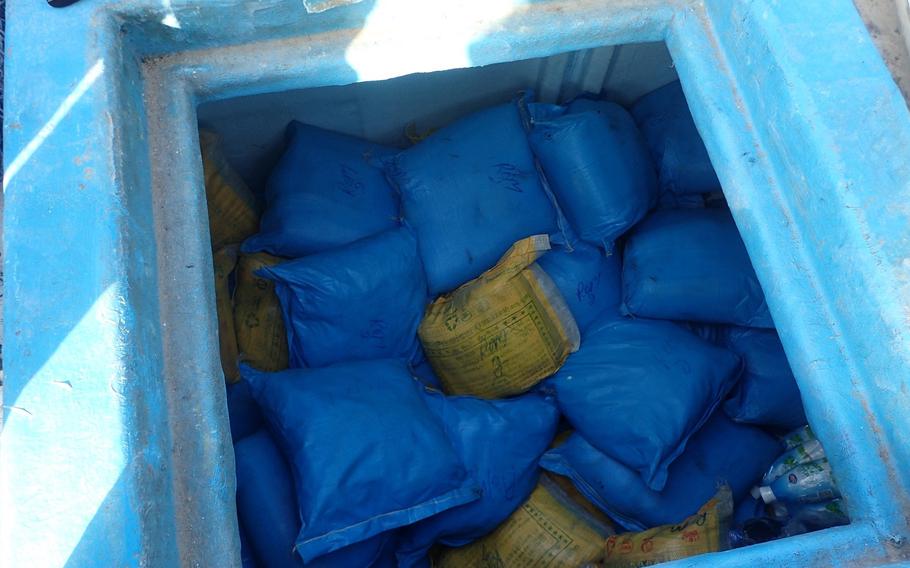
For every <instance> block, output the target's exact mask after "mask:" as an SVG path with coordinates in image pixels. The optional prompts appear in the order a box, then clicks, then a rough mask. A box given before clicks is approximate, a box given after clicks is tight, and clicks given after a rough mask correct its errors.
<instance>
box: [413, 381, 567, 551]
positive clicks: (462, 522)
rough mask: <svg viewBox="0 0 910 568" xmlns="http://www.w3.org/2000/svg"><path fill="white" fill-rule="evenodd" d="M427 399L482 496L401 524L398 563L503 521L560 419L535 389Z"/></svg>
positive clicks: (528, 485) (522, 494) (533, 479)
mask: <svg viewBox="0 0 910 568" xmlns="http://www.w3.org/2000/svg"><path fill="white" fill-rule="evenodd" d="M427 402H428V403H429V404H430V408H431V409H433V411H434V412H435V413H436V414H437V416H439V417H440V420H441V421H442V423H443V424H444V425H445V428H446V431H447V432H448V434H449V436H450V438H451V439H452V441H453V442H454V445H455V450H456V451H457V452H458V455H459V457H461V459H462V461H463V462H464V464H465V467H466V468H467V469H468V472H469V473H470V475H471V476H472V477H473V478H474V479H475V480H476V481H477V482H478V483H479V484H480V486H481V488H482V489H483V496H482V497H481V498H480V499H478V500H477V501H473V502H471V503H468V504H466V505H462V506H460V507H455V508H453V509H449V510H448V511H445V512H443V513H439V514H438V515H434V516H433V517H430V518H428V519H425V520H423V521H421V522H419V523H417V524H415V525H413V526H411V527H409V528H407V529H405V530H404V536H403V538H402V544H401V546H400V548H399V551H398V560H399V566H400V568H411V567H413V566H419V565H421V564H423V563H425V558H426V554H427V551H428V550H429V549H430V547H431V546H432V545H433V543H440V544H444V545H446V546H463V545H465V544H467V543H469V542H472V541H474V540H476V539H478V538H480V537H482V536H484V535H486V534H487V533H489V532H492V531H493V530H494V529H495V528H496V527H497V526H498V525H499V524H500V523H501V522H503V521H504V520H506V518H508V516H509V515H511V514H512V512H513V511H515V509H517V508H518V507H519V506H521V504H522V503H524V501H525V500H526V499H527V498H528V496H529V495H530V494H531V491H532V490H533V489H534V487H535V485H536V484H537V479H538V471H539V469H538V467H537V462H538V460H539V459H540V456H541V455H542V454H543V453H544V452H545V451H546V449H547V447H548V446H549V445H550V441H551V440H552V439H553V436H554V434H555V432H556V425H557V423H558V422H559V411H558V410H557V408H556V403H555V401H553V400H548V399H546V398H544V397H542V396H540V395H537V394H527V395H524V396H521V397H517V398H511V399H507V400H482V399H479V398H474V397H468V396H455V397H446V396H445V395H443V394H441V393H431V394H430V395H429V396H428V400H427Z"/></svg>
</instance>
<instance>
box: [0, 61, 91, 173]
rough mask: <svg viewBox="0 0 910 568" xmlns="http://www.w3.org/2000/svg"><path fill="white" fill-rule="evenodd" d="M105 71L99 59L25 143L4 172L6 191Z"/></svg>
mask: <svg viewBox="0 0 910 568" xmlns="http://www.w3.org/2000/svg"><path fill="white" fill-rule="evenodd" d="M103 73H104V60H103V59H99V60H98V61H96V62H95V64H94V65H92V68H91V69H89V70H88V72H87V73H86V74H85V76H84V77H82V79H81V80H80V81H79V84H78V85H76V88H74V89H73V90H72V91H70V94H68V95H67V96H66V98H65V99H63V102H62V103H60V106H58V107H57V110H56V111H54V114H53V115H51V118H50V120H48V121H47V122H46V123H45V124H44V126H42V127H41V130H39V131H38V133H37V134H35V136H34V137H33V138H32V139H31V140H29V142H28V144H26V145H25V148H23V149H22V151H21V152H19V154H18V155H17V156H16V157H15V159H13V161H12V163H10V165H9V168H7V169H6V172H4V174H3V191H6V187H7V186H8V185H9V182H10V181H11V180H12V179H13V178H14V177H15V176H16V174H17V173H19V170H21V169H22V167H23V166H24V165H25V164H26V162H28V161H29V159H30V158H31V157H32V156H33V155H34V154H35V152H36V151H38V148H40V147H41V145H42V144H44V141H45V140H47V138H48V137H49V136H50V135H51V134H52V133H53V132H54V130H55V129H56V128H57V125H58V124H60V122H61V121H62V120H63V119H64V118H65V117H66V115H67V114H69V112H70V110H71V109H72V108H73V106H74V105H75V104H76V103H77V102H79V99H81V98H82V96H83V95H85V93H86V92H87V91H88V90H89V89H90V88H91V86H92V85H94V84H95V81H97V80H98V78H99V77H101V75H102V74H103Z"/></svg>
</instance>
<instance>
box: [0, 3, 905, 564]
mask: <svg viewBox="0 0 910 568" xmlns="http://www.w3.org/2000/svg"><path fill="white" fill-rule="evenodd" d="M316 4H317V3H309V6H310V7H311V8H312V7H313V6H315V5H316ZM318 4H319V5H321V6H329V5H330V4H333V2H321V3H318ZM334 4H338V7H335V8H332V9H328V10H326V11H324V12H321V13H308V11H307V8H306V6H304V4H303V3H302V2H300V1H299V0H263V1H259V2H251V1H250V2H243V1H241V0H219V1H218V2H188V1H179V0H170V1H169V0H159V1H152V0H119V1H114V0H95V1H92V2H89V1H85V2H79V3H77V4H75V5H74V6H72V7H70V8H66V9H63V10H53V9H51V8H48V7H47V6H46V5H45V4H44V3H42V2H35V1H33V0H11V1H10V2H8V5H7V10H8V16H9V17H8V19H7V24H8V30H7V36H6V39H7V62H6V63H7V68H6V81H7V85H6V116H5V122H4V137H5V139H6V140H5V142H6V148H5V157H6V163H5V170H6V174H5V175H6V177H5V179H4V187H5V227H6V239H5V242H6V250H5V263H6V264H5V272H6V313H5V319H6V335H5V337H4V345H5V350H6V362H5V363H6V369H5V371H6V383H5V389H6V392H5V396H4V399H5V400H4V404H5V406H4V421H5V429H4V431H3V434H2V450H0V515H2V518H0V565H3V566H22V565H28V566H61V565H71V566H94V565H98V566H109V565H124V566H138V565H149V566H170V565H186V566H193V565H199V566H227V565H236V564H237V563H238V562H239V555H238V546H239V544H238V537H237V526H236V515H235V511H234V502H233V490H234V471H233V456H232V450H231V446H230V442H229V435H228V427H227V419H226V411H225V407H226V405H225V400H224V389H223V386H222V380H223V379H222V376H221V371H220V368H219V364H218V357H217V346H216V345H215V343H214V337H215V330H216V322H215V316H214V309H213V307H214V299H213V291H212V284H211V278H210V272H211V271H210V266H211V254H210V252H209V247H208V237H207V226H206V224H207V221H206V214H205V203H204V197H203V193H202V178H201V175H200V167H199V166H200V164H199V157H198V151H197V150H196V143H197V138H196V131H195V128H196V126H195V124H196V111H195V108H196V106H197V105H198V104H199V103H202V102H205V101H213V100H218V99H223V98H227V97H236V96H241V95H248V94H257V93H268V92H274V91H280V90H288V89H302V88H308V87H314V86H324V85H338V84H345V83H351V82H354V81H358V80H364V79H371V80H372V79H382V78H389V77H394V76H398V75H402V74H405V73H411V72H418V71H434V70H441V69H448V68H453V67H460V66H473V65H484V64H490V63H496V62H502V61H508V60H515V59H527V58H532V57H542V56H547V55H551V54H554V53H558V52H564V51H571V50H577V49H587V48H592V47H598V46H603V45H615V44H619V43H624V42H636V41H657V40H665V41H666V42H667V45H668V47H669V49H670V52H671V54H672V55H673V57H674V60H675V62H676V66H677V69H678V72H679V76H680V78H681V80H682V83H683V87H684V89H685V91H686V94H687V96H688V98H689V99H690V101H691V103H692V108H693V113H694V116H695V120H696V123H697V125H698V127H699V129H700V131H701V132H702V134H703V137H704V138H705V139H706V142H707V145H708V149H709V152H710V154H711V157H712V161H713V162H714V163H715V165H716V167H717V169H718V174H719V176H720V179H721V181H722V182H723V185H724V187H725V191H726V193H727V196H728V199H729V201H730V203H731V206H732V208H733V210H734V215H735V217H736V221H737V224H738V225H739V227H740V229H741V231H742V233H743V236H744V239H745V242H746V245H747V247H748V249H749V252H750V254H751V256H752V258H753V261H754V264H755V266H756V271H757V273H758V276H759V278H760V279H761V281H762V285H763V286H764V288H765V290H766V293H767V297H768V303H769V306H770V307H771V311H772V314H773V316H774V318H775V321H776V322H777V324H778V327H779V328H780V331H781V336H782V339H783V341H784V344H785V347H786V349H787V353H788V356H789V357H790V359H791V361H792V362H793V365H794V370H795V374H796V376H797V379H798V381H799V384H800V387H801V390H802V392H803V394H804V398H805V400H806V406H807V411H808V414H809V416H810V419H811V421H812V423H813V425H814V426H815V428H816V430H817V431H818V433H819V436H820V437H821V439H822V440H823V441H824V443H825V446H826V449H827V451H828V454H829V456H830V459H831V460H832V463H833V464H834V466H835V471H836V473H837V475H838V478H839V481H840V485H841V487H842V491H843V493H844V495H845V498H846V499H847V500H848V502H849V507H850V512H851V515H852V517H853V518H854V522H853V524H852V525H850V526H848V527H841V528H837V529H832V530H829V531H824V532H821V533H815V534H811V535H806V536H803V537H797V538H794V539H788V540H785V541H779V542H774V543H769V544H766V545H760V546H756V547H751V548H748V549H744V550H739V551H732V552H728V553H721V554H717V555H708V556H705V557H701V558H697V559H692V560H689V561H684V562H681V563H679V564H680V565H695V564H698V565H711V566H714V565H723V566H727V565H731V566H739V565H742V566H755V565H769V566H790V565H794V564H799V565H813V564H814V565H818V566H828V565H838V564H842V565H855V564H869V565H875V564H884V563H888V562H894V561H900V560H907V559H908V558H910V545H908V544H907V542H906V541H907V538H908V537H910V526H908V525H910V520H908V519H910V491H908V488H910V479H908V477H910V443H908V438H907V436H908V434H907V432H910V412H908V411H907V409H910V400H908V398H910V395H908V384H907V383H908V380H910V372H908V371H910V335H908V322H910V319H908V314H910V237H908V235H910V233H908V231H907V227H908V226H910V225H908V221H910V215H908V213H910V211H908V205H907V204H908V203H910V160H908V158H907V148H908V146H910V116H908V111H907V108H906V106H905V105H904V103H903V101H902V99H901V98H900V95H899V93H898V91H897V88H896V87H895V85H894V84H893V82H892V81H891V79H890V77H889V75H888V73H887V71H886V69H885V67H884V65H883V63H882V62H881V60H880V59H879V57H878V54H877V53H876V52H875V50H874V48H873V46H872V44H871V41H870V39H869V38H868V36H867V35H866V32H865V30H864V28H863V26H862V24H861V22H860V21H859V19H858V17H857V15H856V14H855V12H854V9H853V6H852V4H851V3H850V2H849V0H829V1H826V2H793V1H792V0H752V1H747V0H703V1H695V0H691V1H689V0H621V1H615V2H602V1H598V0H576V1H571V2H570V1H568V0H549V1H535V2H530V3H527V4H522V3H519V2H517V1H513V0H484V1H481V0H472V1H463V2H459V3H451V2H443V1H442V0H439V1H427V0H423V1H420V2H418V1H417V0H385V1H378V2H376V1H371V0H365V1H363V2H360V3H356V4H351V5H342V4H344V2H337V3H334Z"/></svg>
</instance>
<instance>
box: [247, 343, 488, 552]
mask: <svg viewBox="0 0 910 568" xmlns="http://www.w3.org/2000/svg"><path fill="white" fill-rule="evenodd" d="M241 370H242V372H243V375H244V379H245V380H246V381H248V382H249V383H250V390H251V391H252V393H253V396H254V398H255V399H256V402H257V403H258V404H259V406H260V408H261V409H262V412H263V414H264V415H265V418H266V421H267V423H268V425H269V429H270V431H271V432H272V434H273V435H274V436H275V438H276V442H277V443H278V445H279V447H281V449H282V450H283V452H282V453H283V454H284V455H285V456H286V457H287V459H288V462H289V463H290V464H291V468H292V471H293V474H294V485H295V489H296V492H297V501H298V507H299V513H300V519H301V520H302V528H301V529H300V533H299V535H298V536H297V541H296V543H297V551H298V552H299V554H300V556H301V557H302V558H303V560H304V561H305V562H309V561H311V560H312V559H314V558H317V557H319V556H321V555H323V554H327V553H329V552H332V551H335V550H338V549H341V548H344V547H346V546H349V545H352V544H355V543H358V542H360V541H363V540H366V539H368V538H370V537H373V536H375V535H378V534H381V533H384V532H387V531H390V530H392V529H396V528H398V527H401V526H404V525H408V524H412V523H414V522H417V521H419V520H421V519H424V518H426V517H430V516H432V515H435V514H437V513H440V512H442V511H445V510H447V509H450V508H452V507H457V506H459V505H463V504H465V503H468V502H470V501H473V500H476V499H477V498H478V497H480V494H481V490H480V487H479V486H478V485H477V484H476V483H475V482H474V481H473V480H472V479H471V478H470V477H469V475H468V473H467V471H466V469H465V467H464V465H463V464H462V462H461V460H460V458H459V457H458V454H457V452H456V451H455V449H454V447H453V445H452V442H451V441H450V439H449V437H448V435H447V434H446V431H445V429H444V427H443V426H442V424H441V423H440V422H439V419H438V417H437V416H436V415H435V414H434V413H433V412H432V411H431V410H430V408H429V407H428V406H427V404H426V401H425V396H426V395H425V393H424V391H423V388H424V387H423V386H421V385H420V383H418V382H417V381H416V380H415V379H414V378H412V377H411V375H410V373H409V372H408V367H407V364H406V363H405V362H404V361H401V360H395V359H385V360H375V361H356V362H347V363H339V364H336V365H331V366H328V367H321V368H317V369H293V370H288V371H281V372H278V373H263V372H259V371H256V370H255V369H252V368H250V367H246V366H242V367H241Z"/></svg>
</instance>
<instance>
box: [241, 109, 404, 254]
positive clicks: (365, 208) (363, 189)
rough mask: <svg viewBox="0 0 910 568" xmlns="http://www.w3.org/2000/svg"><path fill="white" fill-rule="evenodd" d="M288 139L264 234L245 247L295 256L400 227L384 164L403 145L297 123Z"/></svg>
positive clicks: (271, 185) (268, 193)
mask: <svg viewBox="0 0 910 568" xmlns="http://www.w3.org/2000/svg"><path fill="white" fill-rule="evenodd" d="M285 136H286V139H287V149H286V150H285V152H284V154H283V155H282V156H281V160H280V161H279V162H278V165H277V166H275V169H274V170H272V173H271V175H270V176H269V180H268V183H267V185H266V190H265V200H266V208H265V212H264V213H263V214H262V219H261V220H260V222H259V233H258V234H256V235H253V236H252V237H250V238H248V239H247V240H246V241H245V242H244V243H243V246H242V247H241V250H242V251H243V252H246V253H250V252H258V251H266V252H268V253H270V254H274V255H277V256H284V257H289V258H297V257H300V256H305V255H308V254H313V253H317V252H321V251H324V250H329V249H332V248H335V247H339V246H341V245H345V244H347V243H352V242H354V241H356V240H358V239H362V238H364V237H368V236H370V235H372V234H375V233H378V232H381V231H385V230H388V229H391V228H393V227H395V226H396V225H398V222H399V203H398V196H397V195H395V191H394V190H393V189H392V187H391V186H390V185H389V183H388V181H386V179H385V175H384V174H383V171H382V168H381V164H380V160H381V159H382V158H384V157H388V156H392V155H394V154H395V153H396V152H397V151H398V150H396V149H395V148H388V147H385V146H380V145H378V144H373V143H372V142H367V141H366V140H360V139H359V138H354V137H352V136H347V135H345V134H339V133H337V132H330V131H328V130H323V129H321V128H317V127H315V126H310V125H308V124H301V123H300V122H297V121H296V120H294V121H291V123H290V124H288V126H287V131H286V135H285Z"/></svg>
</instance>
